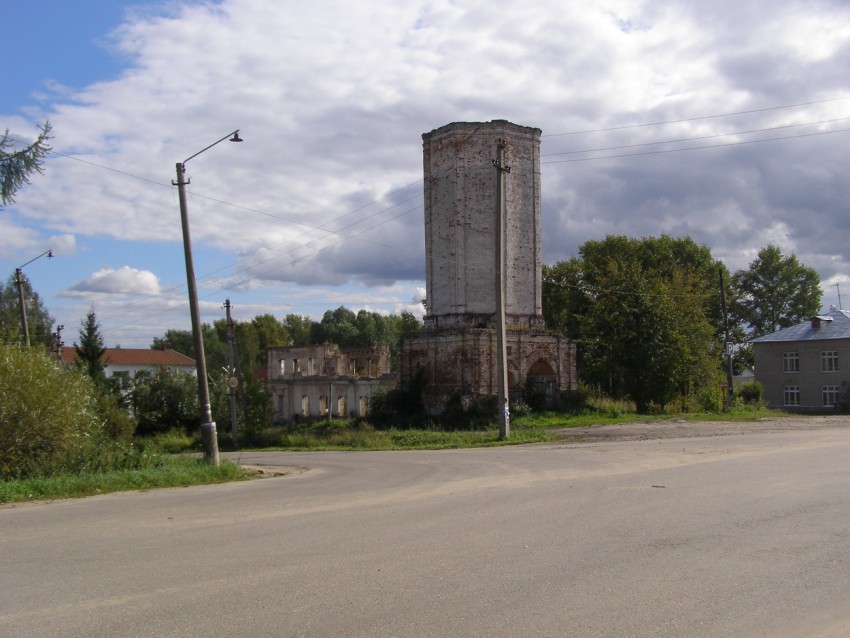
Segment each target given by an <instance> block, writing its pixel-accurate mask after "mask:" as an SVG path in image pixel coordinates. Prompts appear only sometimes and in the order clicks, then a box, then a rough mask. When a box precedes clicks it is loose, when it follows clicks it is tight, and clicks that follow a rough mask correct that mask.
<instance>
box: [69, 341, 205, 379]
mask: <svg viewBox="0 0 850 638" xmlns="http://www.w3.org/2000/svg"><path fill="white" fill-rule="evenodd" d="M61 357H62V361H64V362H65V363H67V364H73V363H75V362H76V360H77V350H76V348H73V347H67V346H66V347H63V348H62V350H61ZM102 360H103V374H104V376H106V377H107V378H112V377H116V378H118V379H120V380H121V384H122V385H123V386H127V385H128V384H129V382H130V381H131V380H132V379H133V377H135V376H136V374H138V373H139V372H143V371H144V372H154V371H156V370H157V369H158V368H169V369H171V370H178V371H180V372H185V373H187V374H192V375H196V374H197V368H196V367H195V360H194V359H192V358H191V357H187V356H186V355H184V354H180V353H179V352H177V351H176V350H169V349H168V348H166V349H164V350H152V349H150V348H106V351H105V352H104V353H103V359H102Z"/></svg>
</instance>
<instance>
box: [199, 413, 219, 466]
mask: <svg viewBox="0 0 850 638" xmlns="http://www.w3.org/2000/svg"><path fill="white" fill-rule="evenodd" d="M201 445H202V446H203V448H204V459H206V460H207V461H208V462H209V463H212V464H213V465H215V466H216V467H218V436H217V435H216V431H215V421H212V422H211V423H201Z"/></svg>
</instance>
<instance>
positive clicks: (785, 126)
mask: <svg viewBox="0 0 850 638" xmlns="http://www.w3.org/2000/svg"><path fill="white" fill-rule="evenodd" d="M845 120H850V117H839V118H835V119H832V120H820V121H818V122H801V123H797V124H783V125H781V126H771V127H768V128H759V129H751V130H749V131H735V132H732V133H716V134H714V135H700V136H695V137H683V138H679V139H671V140H660V141H658V142H641V143H640V144H624V145H622V146H607V147H603V148H586V149H581V150H578V151H563V152H561V153H545V154H542V155H541V156H540V157H555V156H558V155H577V154H579V153H598V152H602V151H616V150H621V149H625V148H639V147H642V146H655V145H657V144H680V143H682V142H694V141H697V140H709V139H715V138H718V137H730V136H732V135H748V134H750V133H764V132H766V131H778V130H784V129H789V128H800V127H803V126H815V125H818V124H832V123H834V122H843V121H845Z"/></svg>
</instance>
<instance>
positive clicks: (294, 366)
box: [292, 359, 301, 372]
mask: <svg viewBox="0 0 850 638" xmlns="http://www.w3.org/2000/svg"><path fill="white" fill-rule="evenodd" d="M292 371H293V372H301V363H300V362H299V361H298V359H293V360H292Z"/></svg>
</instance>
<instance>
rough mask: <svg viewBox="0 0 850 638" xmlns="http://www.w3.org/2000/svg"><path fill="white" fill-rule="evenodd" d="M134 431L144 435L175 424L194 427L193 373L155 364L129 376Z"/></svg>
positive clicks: (187, 428) (195, 388)
mask: <svg viewBox="0 0 850 638" xmlns="http://www.w3.org/2000/svg"><path fill="white" fill-rule="evenodd" d="M131 401H132V405H133V413H134V414H135V415H136V433H137V434H141V435H144V436H147V435H151V434H156V433H158V432H167V431H168V430H171V429H175V428H179V429H182V430H184V431H186V432H193V431H194V430H195V429H196V428H197V427H198V412H199V408H198V382H197V380H196V379H195V377H194V376H192V375H190V374H186V373H185V372H179V371H174V370H171V369H170V368H165V367H163V368H158V369H157V370H156V371H155V372H148V371H142V372H139V373H138V374H136V377H135V379H134V380H133V392H132V397H131Z"/></svg>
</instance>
